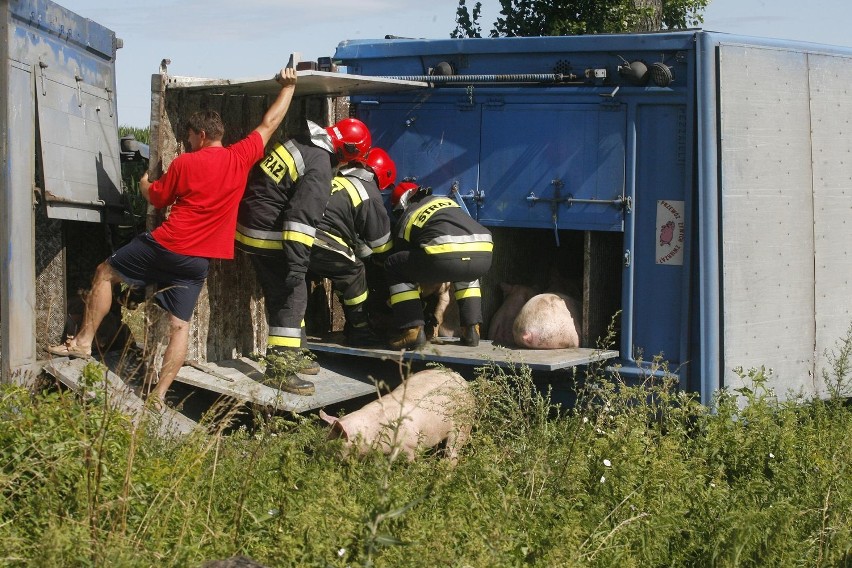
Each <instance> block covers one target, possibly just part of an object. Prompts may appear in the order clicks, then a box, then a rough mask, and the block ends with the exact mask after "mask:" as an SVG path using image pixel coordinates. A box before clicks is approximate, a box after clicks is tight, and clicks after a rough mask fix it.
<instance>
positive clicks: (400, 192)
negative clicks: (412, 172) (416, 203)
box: [390, 181, 420, 210]
mask: <svg viewBox="0 0 852 568" xmlns="http://www.w3.org/2000/svg"><path fill="white" fill-rule="evenodd" d="M418 188H420V186H419V185H417V184H416V183H413V182H410V181H401V182H399V183H398V184H397V185H396V187H395V188H393V191H392V192H391V196H390V204H391V208H393V209H403V210H405V208H406V207H408V200H409V199H411V196H412V195H414V194H415V193H417V190H418Z"/></svg>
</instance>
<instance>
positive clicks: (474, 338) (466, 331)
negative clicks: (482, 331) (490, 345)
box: [459, 323, 479, 347]
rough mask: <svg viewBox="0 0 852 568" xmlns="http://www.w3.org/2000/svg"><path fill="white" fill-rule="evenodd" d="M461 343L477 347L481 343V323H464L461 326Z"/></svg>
mask: <svg viewBox="0 0 852 568" xmlns="http://www.w3.org/2000/svg"><path fill="white" fill-rule="evenodd" d="M459 345H464V346H465V347H476V346H477V345H479V324H478V323H475V324H473V325H463V326H462V328H461V337H459Z"/></svg>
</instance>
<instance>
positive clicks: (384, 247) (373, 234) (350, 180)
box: [314, 167, 392, 261]
mask: <svg viewBox="0 0 852 568" xmlns="http://www.w3.org/2000/svg"><path fill="white" fill-rule="evenodd" d="M390 230H391V226H390V218H389V217H388V213H387V210H386V209H385V205H384V202H383V200H382V194H381V192H380V191H379V188H378V186H377V185H376V181H375V176H374V175H373V173H372V172H371V171H369V170H367V169H365V168H363V167H347V168H344V169H342V170H341V171H340V173H339V174H338V175H337V176H335V178H334V179H333V180H332V182H331V197H330V198H329V200H328V204H327V205H326V208H325V213H324V214H323V217H322V219H321V220H320V222H319V224H318V225H317V238H316V240H315V241H314V246H321V247H323V248H327V249H330V250H334V251H335V252H340V253H341V254H343V255H344V256H347V257H348V258H350V260H353V261H354V257H355V256H357V257H361V258H363V257H366V256H369V255H371V254H382V253H386V252H388V250H390V248H391V244H392V240H391V233H390Z"/></svg>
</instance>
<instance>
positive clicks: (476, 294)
mask: <svg viewBox="0 0 852 568" xmlns="http://www.w3.org/2000/svg"><path fill="white" fill-rule="evenodd" d="M454 296H455V298H456V300H464V299H465V298H481V297H482V290H481V289H479V288H465V289H464V290H458V291H457V292H456V293H455V294H454Z"/></svg>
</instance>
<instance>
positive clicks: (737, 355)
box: [719, 45, 814, 395]
mask: <svg viewBox="0 0 852 568" xmlns="http://www.w3.org/2000/svg"><path fill="white" fill-rule="evenodd" d="M719 67H720V71H719V74H720V77H719V84H720V93H719V99H720V128H721V141H720V144H721V148H720V161H721V187H722V196H721V208H722V214H721V218H722V233H721V234H722V271H723V275H722V285H723V303H722V306H723V314H722V317H723V329H724V336H723V337H724V345H723V353H724V359H723V362H722V365H723V372H724V373H725V374H724V377H725V384H726V385H727V386H729V387H732V388H736V387H738V386H740V381H739V379H738V378H737V377H736V375H735V374H734V373H733V372H732V369H733V368H735V367H743V368H744V369H746V370H748V369H749V368H752V367H760V366H766V367H767V368H771V369H773V370H774V374H775V378H774V379H773V381H772V383H771V384H772V386H773V387H774V388H775V389H776V392H778V393H779V394H780V395H783V394H785V392H786V391H787V390H788V388H789V389H798V388H799V387H802V386H807V385H806V384H805V383H806V381H805V378H806V377H807V376H808V373H810V372H812V370H813V365H814V268H813V250H814V242H813V239H814V237H813V199H812V186H811V184H812V172H811V146H810V117H809V96H808V69H807V56H806V55H805V54H803V53H801V52H795V51H790V50H783V49H766V48H756V47H748V46H735V45H722V46H720V48H719Z"/></svg>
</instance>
